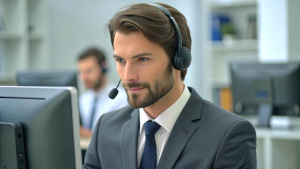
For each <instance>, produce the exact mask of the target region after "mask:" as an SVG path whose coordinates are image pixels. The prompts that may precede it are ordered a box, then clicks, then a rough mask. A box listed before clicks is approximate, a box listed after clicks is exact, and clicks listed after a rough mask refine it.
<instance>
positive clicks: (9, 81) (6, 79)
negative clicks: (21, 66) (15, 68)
mask: <svg viewBox="0 0 300 169" xmlns="http://www.w3.org/2000/svg"><path fill="white" fill-rule="evenodd" d="M12 85H16V77H15V74H14V73H0V86H12Z"/></svg>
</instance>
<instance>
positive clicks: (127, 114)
mask: <svg viewBox="0 0 300 169" xmlns="http://www.w3.org/2000/svg"><path fill="white" fill-rule="evenodd" d="M134 110H135V109H133V108H131V107H130V106H125V107H122V108H120V109H118V110H114V111H111V112H108V113H105V114H103V117H102V121H115V120H116V121H123V120H124V121H125V120H127V119H129V118H131V115H132V113H133V111H134Z"/></svg>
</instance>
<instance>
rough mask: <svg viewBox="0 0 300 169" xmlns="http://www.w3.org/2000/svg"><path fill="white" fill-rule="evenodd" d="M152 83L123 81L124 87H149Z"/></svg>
mask: <svg viewBox="0 0 300 169" xmlns="http://www.w3.org/2000/svg"><path fill="white" fill-rule="evenodd" d="M149 86H150V85H149V84H148V83H136V82H133V83H123V87H124V88H132V87H136V88H144V87H146V88H147V87H149Z"/></svg>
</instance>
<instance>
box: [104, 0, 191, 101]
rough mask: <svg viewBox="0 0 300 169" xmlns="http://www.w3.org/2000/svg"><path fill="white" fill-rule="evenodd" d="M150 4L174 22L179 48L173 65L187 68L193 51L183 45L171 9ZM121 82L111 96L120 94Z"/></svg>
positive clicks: (177, 67) (180, 68)
mask: <svg viewBox="0 0 300 169" xmlns="http://www.w3.org/2000/svg"><path fill="white" fill-rule="evenodd" d="M148 4H149V5H152V6H154V7H156V8H158V9H160V10H161V11H162V12H163V13H165V14H166V15H167V16H168V18H169V19H170V21H171V22H172V24H173V25H174V28H175V31H176V34H177V50H176V52H175V54H174V56H173V58H172V65H173V67H174V68H175V69H177V70H186V69H187V68H188V67H189V66H190V64H191V60H192V55H191V51H190V50H189V49H188V48H187V47H183V46H182V37H181V33H180V29H179V27H178V25H177V22H176V21H175V19H174V18H173V17H172V15H171V13H170V11H169V10H168V9H167V8H165V7H164V6H162V5H159V4H154V3H148ZM120 82H121V80H119V83H118V85H117V87H116V88H113V89H112V90H111V91H110V93H109V95H108V96H109V98H111V99H114V98H115V97H116V96H117V95H118V93H119V91H118V89H117V88H118V87H119V85H120Z"/></svg>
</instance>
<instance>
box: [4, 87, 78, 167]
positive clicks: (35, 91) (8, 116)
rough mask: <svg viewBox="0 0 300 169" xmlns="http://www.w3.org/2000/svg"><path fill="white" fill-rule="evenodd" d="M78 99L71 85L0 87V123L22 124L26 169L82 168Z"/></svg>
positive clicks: (7, 165) (6, 164)
mask: <svg viewBox="0 0 300 169" xmlns="http://www.w3.org/2000/svg"><path fill="white" fill-rule="evenodd" d="M77 99H78V98H77V91H76V89H75V88H73V87H23V86H12V87H7V86H6V87H5V86H1V87H0V122H6V123H8V122H12V123H16V124H21V126H22V130H23V135H24V136H23V138H24V151H25V153H24V155H25V158H24V159H25V162H24V163H25V164H26V167H27V168H29V169H41V168H43V169H53V168H55V169H66V168H72V169H73V168H74V169H79V168H82V164H81V163H82V161H81V149H80V137H79V113H78V102H77ZM4 124H5V123H4ZM3 128H4V127H2V129H3ZM6 128H11V127H6ZM7 132H8V133H13V132H9V130H7ZM11 136H13V134H11ZM11 136H10V137H11ZM7 139H8V138H7ZM1 140H4V139H1ZM10 144H13V143H10ZM3 151H5V149H0V154H1V156H5V154H7V152H3ZM3 159H5V158H3ZM3 159H0V165H1V166H0V168H5V167H6V168H10V167H9V166H10V165H12V164H10V162H9V161H8V162H7V161H1V160H3ZM6 159H7V158H6Z"/></svg>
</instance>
